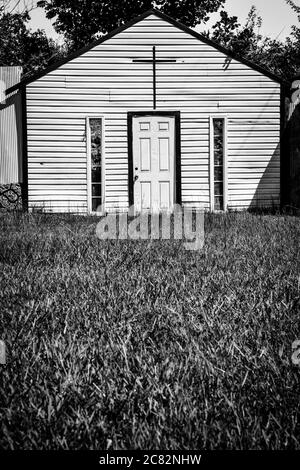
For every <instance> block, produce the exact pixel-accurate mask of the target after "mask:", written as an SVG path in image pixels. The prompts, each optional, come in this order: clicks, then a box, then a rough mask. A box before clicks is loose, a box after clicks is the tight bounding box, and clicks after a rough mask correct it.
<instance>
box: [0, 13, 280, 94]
mask: <svg viewBox="0 0 300 470" xmlns="http://www.w3.org/2000/svg"><path fill="white" fill-rule="evenodd" d="M150 15H155V16H157V17H158V18H161V19H162V20H165V21H167V22H168V23H170V24H172V25H174V26H175V27H176V28H178V29H180V30H181V31H184V32H185V33H188V34H190V35H191V36H193V37H195V38H196V39H198V40H199V41H202V42H204V43H205V44H208V45H209V46H212V47H214V48H215V49H217V50H218V51H220V52H222V53H223V54H225V55H226V56H227V57H230V58H231V59H234V60H237V61H238V62H241V63H242V64H244V65H246V66H247V67H250V68H252V69H253V70H256V71H257V72H259V73H261V74H263V75H265V76H267V77H269V78H270V79H271V80H274V81H275V82H277V83H280V84H282V85H288V82H287V81H285V80H284V79H283V78H281V77H278V76H277V75H275V74H273V73H272V72H270V71H269V70H267V69H265V68H263V67H261V66H259V65H257V64H254V63H253V62H251V61H250V60H248V59H244V58H242V57H239V56H238V55H237V54H233V53H232V52H231V51H229V50H228V49H226V48H225V47H223V46H221V45H220V44H218V43H216V42H215V41H212V40H211V39H208V38H206V37H205V36H204V35H202V34H199V33H197V32H196V31H193V30H192V29H191V28H188V27H187V26H185V25H183V24H182V23H180V22H179V21H176V20H174V19H173V18H171V17H170V16H168V15H166V14H165V13H162V12H161V11H159V10H156V9H152V10H148V11H147V12H145V13H143V14H142V15H140V16H138V17H136V18H134V19H133V20H131V21H130V22H128V23H126V24H124V25H123V26H121V27H120V28H117V29H115V30H114V31H112V32H111V33H109V34H107V35H105V36H103V37H102V38H100V39H98V40H97V41H94V42H92V43H91V44H89V45H87V46H85V47H82V48H81V49H79V50H77V51H75V52H73V53H71V54H69V55H68V56H67V57H65V58H63V59H61V60H60V61H58V62H56V63H55V64H53V65H51V66H49V67H47V68H46V69H45V70H43V71H41V72H37V73H36V74H33V75H31V76H30V77H28V78H25V79H24V80H21V81H20V82H19V83H17V84H16V85H14V86H12V87H11V88H8V89H7V90H6V94H9V93H11V92H13V91H15V90H17V89H18V88H22V87H25V86H26V85H28V84H29V83H32V82H34V81H35V80H38V79H39V78H41V77H43V76H44V75H47V74H48V73H49V72H52V71H53V70H56V69H57V68H59V67H61V66H62V65H64V64H66V63H67V62H69V61H70V60H72V59H76V57H79V56H81V55H82V54H84V53H85V52H88V51H89V50H91V49H93V48H94V47H96V46H99V44H102V43H103V42H105V41H107V40H108V39H111V38H112V37H114V36H116V35H117V34H119V33H121V32H122V31H125V30H126V29H128V28H130V27H131V26H133V25H135V24H136V23H139V22H140V21H142V20H144V19H145V18H147V17H148V16H150Z"/></svg>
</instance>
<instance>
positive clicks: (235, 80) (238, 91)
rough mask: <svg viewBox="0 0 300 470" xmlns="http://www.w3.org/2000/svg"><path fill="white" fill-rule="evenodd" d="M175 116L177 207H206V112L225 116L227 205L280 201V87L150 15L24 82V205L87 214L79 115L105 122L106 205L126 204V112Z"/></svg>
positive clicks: (82, 119)
mask: <svg viewBox="0 0 300 470" xmlns="http://www.w3.org/2000/svg"><path fill="white" fill-rule="evenodd" d="M153 45H156V46H157V57H158V59H167V58H175V59H176V60H177V62H176V63H169V64H166V63H164V64H158V66H157V110H158V111H159V110H161V111H165V110H169V111H174V110H176V111H180V112H181V154H182V159H181V168H182V200H183V203H185V204H189V203H193V204H195V203H198V204H200V205H202V206H204V207H206V208H209V205H210V191H209V165H210V138H209V132H210V131H209V129H210V116H212V115H213V116H218V115H221V116H226V117H227V128H228V134H227V156H228V205H229V206H230V207H232V208H235V207H236V208H240V207H248V206H249V205H251V204H257V205H259V204H264V205H271V204H274V203H277V202H278V201H279V195H280V188H279V186H280V176H279V175H280V149H279V137H280V85H279V84H278V83H277V82H275V81H273V80H271V79H270V78H268V77H267V76H265V75H263V74H262V73H259V72H257V71H256V70H254V69H252V68H251V67H248V66H246V65H244V64H242V63H240V62H239V61H237V60H234V59H232V60H228V57H227V56H226V55H225V54H224V53H222V52H220V51H219V50H217V49H215V48H214V47H212V46H211V45H209V44H206V43H205V42H202V41H199V40H198V39H197V38H195V37H193V36H192V35H190V34H188V33H187V32H185V31H182V30H180V29H178V28H176V27H175V26H174V25H173V24H170V23H168V22H167V21H165V20H163V19H161V18H159V17H157V16H155V15H151V16H148V17H146V18H145V19H143V20H141V21H140V22H139V23H137V24H135V25H133V26H131V27H129V28H128V29H126V30H124V31H122V32H121V33H119V34H118V35H116V36H115V37H112V38H110V39H108V40H107V41H105V42H104V43H102V44H99V45H98V46H95V47H94V48H93V49H91V50H89V51H87V52H85V53H83V54H82V55H81V56H79V57H77V58H74V59H72V60H70V61H69V62H67V63H65V64H63V65H62V66H60V67H59V68H57V69H55V70H53V71H51V72H49V73H48V74H47V75H44V76H42V77H41V78H39V79H38V80H36V81H34V82H32V83H30V84H29V85H28V86H27V120H28V169H29V202H30V205H31V206H41V207H44V208H45V209H47V210H53V211H59V212H60V211H78V212H85V211H86V210H87V168H86V128H85V126H86V117H87V116H90V117H92V116H103V118H104V124H105V129H104V135H105V142H104V153H105V204H106V209H107V210H110V209H113V208H115V207H117V206H119V207H120V208H127V207H128V143H127V112H128V111H131V112H133V111H147V110H149V111H150V110H152V65H151V64H140V63H133V62H132V60H133V59H137V58H149V59H151V58H152V46H153Z"/></svg>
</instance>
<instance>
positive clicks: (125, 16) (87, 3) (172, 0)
mask: <svg viewBox="0 0 300 470" xmlns="http://www.w3.org/2000/svg"><path fill="white" fill-rule="evenodd" d="M224 3H225V0H156V1H153V0H119V1H113V0H111V1H109V2H108V1H104V0H97V1H96V0H41V1H39V2H38V6H41V7H44V8H45V10H46V15H47V18H49V19H55V21H54V27H55V29H56V31H57V32H58V33H62V34H64V35H65V38H66V39H67V41H68V44H69V47H70V49H75V48H78V47H81V46H84V45H86V44H88V43H90V42H91V41H92V40H94V39H96V38H97V37H99V36H100V35H102V34H106V33H108V32H109V31H112V30H113V29H115V28H117V27H119V26H121V25H122V24H125V23H126V22H128V21H130V20H131V19H132V18H134V17H136V16H138V15H139V14H141V13H144V12H145V11H147V10H149V9H151V8H153V7H156V8H157V9H159V10H161V11H162V12H164V13H166V14H167V15H170V16H171V17H172V18H175V19H176V20H179V21H181V22H183V23H184V24H186V25H187V26H191V27H194V26H196V25H197V24H199V23H201V22H206V21H208V19H209V14H210V13H212V12H214V11H217V10H218V9H219V7H220V6H222V5H223V4H224Z"/></svg>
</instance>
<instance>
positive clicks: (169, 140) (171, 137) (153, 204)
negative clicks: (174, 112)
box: [132, 116, 175, 212]
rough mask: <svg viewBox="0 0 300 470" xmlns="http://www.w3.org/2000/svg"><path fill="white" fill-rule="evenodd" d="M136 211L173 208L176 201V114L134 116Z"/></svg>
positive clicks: (157, 210)
mask: <svg viewBox="0 0 300 470" xmlns="http://www.w3.org/2000/svg"><path fill="white" fill-rule="evenodd" d="M132 130H133V177H134V205H135V210H136V211H143V210H147V211H151V212H160V211H170V210H172V208H173V205H174V200H175V198H174V190H175V185H174V176H175V168H174V166H175V118H173V117H165V116H143V117H135V118H133V129H132Z"/></svg>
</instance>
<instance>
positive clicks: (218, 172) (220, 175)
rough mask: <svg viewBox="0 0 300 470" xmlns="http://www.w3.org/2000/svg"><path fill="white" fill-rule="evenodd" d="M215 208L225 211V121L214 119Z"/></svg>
mask: <svg viewBox="0 0 300 470" xmlns="http://www.w3.org/2000/svg"><path fill="white" fill-rule="evenodd" d="M212 121H213V208H214V210H219V211H223V210H224V209H225V207H224V205H225V204H224V159H225V158H224V157H225V149H224V142H225V138H224V132H225V119H223V118H213V120H212Z"/></svg>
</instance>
